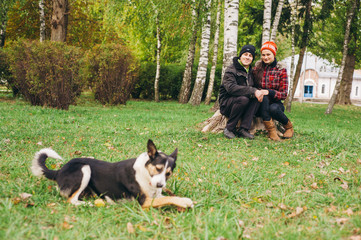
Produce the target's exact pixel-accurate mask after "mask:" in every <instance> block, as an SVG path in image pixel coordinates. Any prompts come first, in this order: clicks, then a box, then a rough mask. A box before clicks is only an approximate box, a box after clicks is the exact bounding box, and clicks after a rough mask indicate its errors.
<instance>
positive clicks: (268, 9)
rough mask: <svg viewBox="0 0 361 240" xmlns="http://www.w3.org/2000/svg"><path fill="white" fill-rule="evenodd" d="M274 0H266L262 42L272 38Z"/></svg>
mask: <svg viewBox="0 0 361 240" xmlns="http://www.w3.org/2000/svg"><path fill="white" fill-rule="evenodd" d="M271 19H272V0H264V10H263V32H262V44H263V43H264V42H266V41H269V40H270V31H271Z"/></svg>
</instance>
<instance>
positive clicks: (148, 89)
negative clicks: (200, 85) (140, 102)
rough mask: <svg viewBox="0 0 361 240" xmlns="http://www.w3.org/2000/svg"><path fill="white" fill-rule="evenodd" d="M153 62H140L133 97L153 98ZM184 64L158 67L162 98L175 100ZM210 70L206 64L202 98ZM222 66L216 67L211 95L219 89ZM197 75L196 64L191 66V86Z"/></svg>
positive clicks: (154, 69) (205, 91)
mask: <svg viewBox="0 0 361 240" xmlns="http://www.w3.org/2000/svg"><path fill="white" fill-rule="evenodd" d="M156 67H157V66H156V64H155V63H146V62H144V63H141V65H140V71H139V80H138V82H137V84H136V86H135V88H134V90H133V92H132V96H133V98H140V99H153V98H154V80H155V73H156ZM184 68H185V65H184V64H181V65H180V64H165V65H161V67H160V76H159V95H160V98H161V99H162V100H168V99H172V100H177V99H178V96H179V91H180V89H181V86H182V81H183V74H184ZM210 72H211V66H208V71H207V77H206V82H205V86H204V91H203V99H204V98H205V97H206V94H207V88H208V83H209V74H210ZM221 73H222V66H221V65H219V66H217V68H216V76H215V82H214V87H213V95H214V96H217V95H218V91H219V85H220V83H221ZM196 76H197V66H196V65H195V66H193V69H192V82H191V88H193V85H194V82H195V79H196Z"/></svg>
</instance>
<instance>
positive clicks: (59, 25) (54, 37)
mask: <svg viewBox="0 0 361 240" xmlns="http://www.w3.org/2000/svg"><path fill="white" fill-rule="evenodd" d="M68 16H69V3H68V0H53V16H52V18H51V41H57V42H65V41H66V34H67V29H68Z"/></svg>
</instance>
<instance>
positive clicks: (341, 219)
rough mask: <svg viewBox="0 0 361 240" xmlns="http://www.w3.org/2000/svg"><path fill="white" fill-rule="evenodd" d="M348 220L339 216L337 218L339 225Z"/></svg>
mask: <svg viewBox="0 0 361 240" xmlns="http://www.w3.org/2000/svg"><path fill="white" fill-rule="evenodd" d="M347 221H348V218H337V219H336V223H337V224H338V225H343V224H345V223H346V222H347Z"/></svg>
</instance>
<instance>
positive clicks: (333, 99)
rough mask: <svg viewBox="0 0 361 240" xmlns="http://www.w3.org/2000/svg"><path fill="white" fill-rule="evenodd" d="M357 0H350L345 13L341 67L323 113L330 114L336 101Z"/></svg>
mask: <svg viewBox="0 0 361 240" xmlns="http://www.w3.org/2000/svg"><path fill="white" fill-rule="evenodd" d="M357 1H359V0H351V3H352V6H351V8H350V9H349V11H348V13H347V18H346V19H347V23H346V31H345V37H344V43H343V52H342V62H341V68H340V71H339V72H338V77H337V81H336V85H335V88H334V90H333V94H332V97H331V99H330V101H329V103H328V107H327V109H326V112H325V114H331V113H332V110H333V106H334V105H335V103H336V97H337V94H338V92H339V90H340V85H341V77H342V74H343V71H344V69H345V64H346V57H347V51H348V43H349V36H350V29H351V22H352V18H353V15H354V13H355V9H356V6H357Z"/></svg>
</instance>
